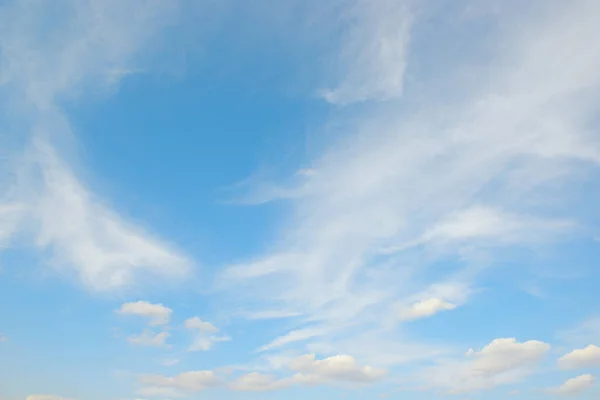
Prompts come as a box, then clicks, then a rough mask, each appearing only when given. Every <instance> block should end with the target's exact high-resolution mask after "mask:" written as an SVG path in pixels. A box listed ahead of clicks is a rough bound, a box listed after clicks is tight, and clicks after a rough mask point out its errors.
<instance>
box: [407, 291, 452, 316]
mask: <svg viewBox="0 0 600 400" xmlns="http://www.w3.org/2000/svg"><path fill="white" fill-rule="evenodd" d="M455 308H456V304H453V303H450V302H447V301H444V300H442V299H438V298H435V297H432V298H430V299H427V300H422V301H419V302H416V303H414V304H412V305H411V306H410V307H406V308H402V309H400V313H399V316H400V319H402V320H403V321H410V320H414V319H419V318H426V317H431V316H432V315H435V314H437V313H439V312H440V311H450V310H454V309H455Z"/></svg>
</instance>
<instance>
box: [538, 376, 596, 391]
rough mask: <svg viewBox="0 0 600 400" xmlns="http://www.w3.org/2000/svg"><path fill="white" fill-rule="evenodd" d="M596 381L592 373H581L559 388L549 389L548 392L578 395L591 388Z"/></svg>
mask: <svg viewBox="0 0 600 400" xmlns="http://www.w3.org/2000/svg"><path fill="white" fill-rule="evenodd" d="M595 382H596V378H595V377H594V376H592V375H589V374H586V375H580V376H578V377H575V378H571V379H569V380H567V381H566V382H565V383H563V384H562V385H560V386H559V387H557V388H552V389H548V392H549V393H554V394H562V395H578V394H580V393H582V392H584V391H586V390H589V389H591V388H592V387H593V386H594V383H595Z"/></svg>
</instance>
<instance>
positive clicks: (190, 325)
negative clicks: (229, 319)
mask: <svg viewBox="0 0 600 400" xmlns="http://www.w3.org/2000/svg"><path fill="white" fill-rule="evenodd" d="M185 328H186V329H188V330H190V331H193V332H195V337H194V340H193V343H192V344H191V345H190V347H189V348H188V351H208V350H210V349H211V348H212V347H213V345H214V344H215V343H218V342H228V341H229V340H231V338H229V337H228V336H218V335H216V334H217V333H218V332H219V328H217V327H216V326H214V325H213V324H211V323H210V322H206V321H202V320H201V319H200V318H199V317H192V318H189V319H187V320H186V321H185Z"/></svg>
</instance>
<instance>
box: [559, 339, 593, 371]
mask: <svg viewBox="0 0 600 400" xmlns="http://www.w3.org/2000/svg"><path fill="white" fill-rule="evenodd" d="M558 367H559V368H560V369H582V368H594V367H600V347H598V346H595V345H593V344H590V345H589V346H587V347H585V348H583V349H576V350H573V351H572V352H570V353H568V354H565V355H564V356H562V357H561V358H559V359H558Z"/></svg>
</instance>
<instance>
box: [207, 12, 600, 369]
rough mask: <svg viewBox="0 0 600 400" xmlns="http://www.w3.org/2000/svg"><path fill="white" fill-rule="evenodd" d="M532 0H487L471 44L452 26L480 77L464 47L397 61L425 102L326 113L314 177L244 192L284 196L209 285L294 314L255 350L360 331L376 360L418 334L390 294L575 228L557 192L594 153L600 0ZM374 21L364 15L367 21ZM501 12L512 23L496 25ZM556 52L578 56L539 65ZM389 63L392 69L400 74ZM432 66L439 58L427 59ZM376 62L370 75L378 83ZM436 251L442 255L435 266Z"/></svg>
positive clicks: (590, 168) (465, 277)
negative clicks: (262, 242)
mask: <svg viewBox="0 0 600 400" xmlns="http://www.w3.org/2000/svg"><path fill="white" fill-rule="evenodd" d="M541 3H543V5H542V4H541ZM364 4H366V3H364ZM373 4H374V3H373ZM387 4H389V3H386V5H387ZM539 4H540V7H541V8H543V11H541V12H539V13H536V17H534V18H531V17H530V16H529V15H524V14H522V13H519V12H518V11H517V10H516V9H514V8H512V7H509V5H508V3H506V4H505V5H504V4H503V5H499V7H501V8H502V12H499V13H497V14H496V15H494V17H493V18H498V22H500V23H499V24H488V25H487V26H488V27H489V28H490V31H487V32H486V34H485V35H481V38H482V39H483V38H484V37H485V38H486V39H485V40H486V41H485V43H483V42H481V41H479V37H475V36H473V35H470V34H469V32H466V31H462V28H460V27H459V28H457V29H458V30H459V31H460V33H461V34H464V35H465V36H464V37H469V38H470V39H472V40H473V41H472V42H471V41H469V43H468V44H465V45H468V46H472V47H469V48H470V49H472V50H478V49H482V48H485V49H486V50H485V54H479V53H478V57H479V56H482V58H481V59H480V58H477V59H478V60H483V59H485V60H487V61H488V63H487V64H486V65H488V66H492V65H501V66H502V68H497V69H495V68H493V71H494V73H491V74H489V73H488V72H489V71H490V70H489V69H487V68H486V69H485V71H486V72H485V73H482V71H483V69H481V68H479V66H477V67H476V68H471V67H472V65H469V62H470V60H472V59H471V58H469V57H467V58H464V57H448V55H449V54H441V53H437V52H431V53H428V57H427V60H423V59H420V61H423V62H424V61H427V64H428V65H429V66H430V67H431V68H429V69H428V70H427V72H425V70H421V68H419V67H415V68H414V70H412V72H414V74H415V75H414V76H412V78H413V79H414V80H412V82H413V83H414V85H415V86H413V87H412V88H413V89H414V90H415V92H411V94H414V93H417V95H418V96H419V95H420V94H421V93H425V92H426V93H427V94H429V95H431V97H429V96H428V95H424V96H423V97H422V98H421V97H419V100H418V101H415V102H412V101H406V102H403V101H398V102H392V103H390V102H386V103H385V104H383V103H377V102H371V103H369V104H368V105H366V106H365V107H364V108H362V107H356V108H355V109H353V110H352V112H351V113H350V112H341V111H338V112H336V113H334V114H333V115H332V118H331V119H329V120H327V121H326V123H325V124H324V127H323V129H320V130H319V129H315V132H313V133H312V134H311V135H314V136H312V137H314V138H321V137H325V139H323V140H322V141H321V142H319V143H321V144H323V146H322V147H321V148H319V149H311V151H310V154H311V155H310V161H311V165H310V168H311V169H314V170H315V171H317V173H315V174H313V175H309V176H303V177H302V179H298V176H297V175H296V174H294V176H293V177H290V179H289V180H288V181H285V182H283V183H282V185H281V186H282V187H284V188H286V189H287V188H289V187H290V186H292V190H285V191H284V192H285V193H284V195H283V196H282V195H281V194H278V193H277V191H276V190H272V187H269V190H268V191H269V193H272V194H273V195H272V196H271V197H270V198H269V197H268V193H267V195H265V194H264V193H259V195H257V196H256V198H260V199H261V202H267V201H269V200H273V201H275V200H279V199H281V198H282V197H283V198H285V201H286V202H287V205H288V206H289V210H290V212H289V214H288V218H287V219H285V218H284V220H285V221H284V222H283V223H281V224H278V227H280V228H279V229H278V230H277V231H276V232H274V233H273V243H272V245H267V246H265V247H264V248H265V249H268V250H266V251H265V252H263V253H261V254H253V255H250V256H249V257H248V261H247V262H246V263H239V264H236V265H232V266H231V268H229V269H228V270H227V271H225V272H224V273H223V275H222V277H221V278H222V279H221V281H220V282H219V283H221V287H222V288H225V290H228V294H229V295H230V296H231V297H234V298H235V299H238V301H239V303H240V305H241V306H244V305H245V304H248V303H252V304H253V309H254V310H255V311H261V310H263V311H269V310H274V309H283V310H290V311H293V312H295V313H299V314H300V315H299V316H298V318H294V319H291V320H290V321H289V324H286V327H287V328H286V330H285V331H282V332H278V333H277V335H276V336H275V337H274V338H269V339H268V340H267V341H266V345H265V346H263V347H262V348H261V349H263V350H264V349H269V348H273V347H274V346H279V347H281V348H282V349H290V348H294V349H296V348H297V347H298V346H299V345H300V344H299V342H300V341H304V342H306V343H307V345H308V346H313V345H317V344H321V343H325V344H327V345H330V346H331V348H329V349H328V350H333V351H331V354H336V353H350V350H351V349H350V350H347V349H346V348H344V349H341V348H340V346H342V345H345V346H348V347H351V346H349V345H348V343H349V341H350V340H351V339H352V338H355V337H357V336H361V335H362V336H364V335H366V334H367V333H369V334H371V335H372V336H377V337H378V338H379V339H380V342H379V343H377V347H375V346H374V345H372V344H371V345H369V344H367V345H368V346H370V348H371V349H372V351H373V352H377V353H378V356H379V358H382V359H383V358H386V357H389V356H390V354H389V351H388V350H386V349H388V348H391V347H393V346H397V343H398V342H399V341H401V340H403V341H404V343H407V342H409V341H410V342H417V343H414V347H415V348H425V349H427V347H428V346H427V343H423V341H422V340H421V339H419V340H416V339H415V338H411V337H410V335H409V334H408V333H406V332H399V330H395V329H393V327H392V326H391V325H393V322H390V319H391V318H390V316H392V314H393V313H394V310H393V307H394V306H395V305H397V304H398V303H401V304H406V305H408V306H410V305H412V304H414V303H415V302H419V301H426V300H428V299H431V298H438V299H440V300H442V301H444V302H447V303H451V304H454V305H457V306H459V305H460V303H458V302H456V301H453V300H452V299H449V298H446V297H443V296H427V297H422V298H419V299H415V300H413V301H409V302H406V303H405V302H404V300H406V299H407V298H408V297H410V296H411V294H412V293H419V292H421V291H422V290H423V288H426V287H428V286H430V285H431V284H432V283H436V282H440V281H442V282H443V281H446V280H448V281H455V280H459V281H461V282H464V283H465V285H466V286H468V287H473V288H474V290H475V289H476V287H477V282H478V280H479V279H480V275H479V274H478V273H479V272H480V271H482V270H483V268H484V267H488V266H494V264H495V260H496V257H495V256H499V257H503V256H504V255H505V254H510V255H511V256H512V255H514V254H517V252H516V250H517V249H519V251H520V250H521V249H522V248H523V247H525V248H527V249H537V248H538V247H539V246H541V245H544V244H548V243H552V242H553V241H555V240H559V239H562V238H563V237H564V235H565V233H572V228H573V227H574V226H575V225H576V222H572V221H571V219H577V218H581V220H580V221H581V223H586V220H587V218H586V217H583V218H582V216H581V214H580V213H579V212H577V211H575V209H574V208H573V207H572V204H571V200H572V199H574V198H576V197H577V196H580V195H583V193H582V192H581V191H580V189H578V188H575V186H573V189H574V190H573V191H572V192H569V193H570V196H569V197H567V196H564V193H565V184H567V185H568V184H569V182H570V181H571V178H573V177H577V176H579V173H581V172H586V173H587V172H590V174H593V176H595V174H597V165H598V164H599V163H600V140H599V137H598V135H595V134H594V133H593V132H595V130H594V129H593V127H592V126H590V125H589V124H590V123H591V121H593V120H594V118H595V113H596V112H597V110H596V107H595V104H596V101H595V100H592V99H593V98H595V96H597V94H598V93H600V49H599V48H598V46H597V45H596V43H595V41H594V39H592V38H594V37H595V32H596V31H597V26H598V15H599V13H598V11H599V5H598V3H597V2H594V1H590V0H575V1H572V2H568V3H563V2H540V3H539ZM458 8H460V7H456V9H458ZM381 10H385V6H384V7H382V9H381ZM444 10H445V11H446V8H444ZM386 14H387V12H386ZM390 14H391V15H394V13H390ZM365 15H366V17H367V18H371V17H373V18H374V14H365ZM386 17H387V15H383V16H378V17H377V19H378V20H379V19H381V21H382V29H387V27H388V25H387V20H386ZM435 17H438V15H436V16H435ZM394 18H396V17H394ZM418 18H419V16H418V15H415V20H414V21H413V22H414V24H417V25H418V24H419V23H420V21H419V19H418ZM512 18H514V20H513V19H512ZM530 18H531V19H530ZM396 19H397V18H396ZM517 19H518V20H519V22H518V23H514V21H516V20H517ZM401 20H402V19H401ZM402 21H403V20H402ZM358 23H360V21H358V22H357V24H358ZM505 23H506V24H508V25H510V26H515V27H518V29H514V30H512V29H511V30H498V31H496V30H495V28H494V27H498V26H507V25H505ZM417 25H414V26H417ZM557 27H561V29H562V30H558V29H557ZM398 28H399V27H398V25H396V26H395V27H394V29H398ZM558 32H561V33H558ZM429 33H430V34H431V35H432V36H428V37H427V39H428V40H432V43H431V45H432V47H431V48H435V43H436V42H435V41H436V40H441V41H444V43H447V42H445V40H446V39H447V38H446V37H445V36H444V32H442V31H440V32H433V31H430V32H429ZM455 33H456V32H455ZM384 36H385V35H384ZM367 37H368V35H367ZM488 39H489V40H490V41H487V40H488ZM365 40H368V39H365ZM461 43H462V42H461ZM571 44H577V45H576V46H572V45H571ZM348 46H349V48H352V46H353V44H352V43H351V42H350V41H348ZM341 47H342V48H344V46H343V45H342V46H341ZM365 51H366V52H368V51H369V48H368V46H365ZM434 53H435V54H434ZM459 53H460V52H455V53H452V56H454V55H456V54H459ZM349 54H353V53H352V52H349ZM411 55H412V54H411ZM429 56H431V59H429ZM415 57H417V58H418V57H419V55H418V54H415ZM558 59H573V60H577V62H573V63H568V65H564V63H563V64H560V63H550V64H549V63H548V60H558ZM395 62H397V63H398V65H396V66H397V67H398V68H397V69H396V70H395V71H396V72H398V71H400V70H402V68H403V66H402V62H399V61H395ZM440 65H443V66H444V69H442V70H438V69H436V68H434V67H437V66H440ZM347 68H348V69H349V70H351V69H352V68H353V64H352V62H349V63H348V66H347ZM449 71H452V72H449ZM377 73H378V74H379V75H378V76H372V77H371V78H372V79H373V80H376V79H378V78H381V79H382V80H387V79H388V77H387V76H385V77H384V76H382V75H383V74H384V71H382V70H381V69H378V70H377ZM421 74H423V75H421ZM429 74H432V75H429ZM454 74H456V75H454ZM465 76H468V77H469V79H468V81H466V80H465V78H464V77H465ZM452 77H456V78H457V80H456V81H454V80H453V78H452ZM429 78H434V79H429ZM389 79H391V80H394V77H393V76H389ZM455 82H456V83H455ZM448 89H451V90H448ZM396 93H398V92H396ZM405 93H406V92H405ZM440 93H444V95H442V97H440ZM359 97H360V96H350V97H348V98H352V99H357V98H359ZM371 98H374V97H371ZM430 99H431V100H430ZM408 104H410V106H409V105H408ZM309 139H311V138H309ZM307 141H308V140H307ZM289 182H291V183H292V184H291V185H290V184H289ZM258 191H259V192H260V191H261V188H259V189H258ZM251 197H252V196H251ZM548 199H554V200H553V202H552V203H551V204H549V203H548ZM540 204H543V206H544V207H543V210H544V212H543V213H539V210H540V208H538V206H539V205H540ZM286 209H288V208H286ZM549 215H561V218H554V217H548V216H549ZM578 222H579V221H578ZM475 256H478V257H475ZM479 256H481V257H479ZM440 258H444V260H445V261H446V260H447V261H448V262H447V263H445V264H444V268H443V271H440V264H439V260H440ZM481 259H483V260H484V261H486V262H480V261H481ZM488 261H489V262H488ZM446 266H447V269H446ZM536 272H537V271H533V273H534V274H535V273H536ZM440 276H443V277H442V278H440ZM511 276H517V274H514V275H511ZM519 279H520V278H519ZM240 287H243V289H244V290H243V291H242V290H240ZM236 306H237V305H236ZM306 321H309V323H307V322H306ZM339 338H343V340H339ZM315 342H316V343H315ZM410 344H413V343H410ZM355 347H356V348H358V346H355ZM407 347H410V345H409V344H408V343H407ZM426 353H427V352H426ZM328 354H329V353H328ZM351 354H355V353H351ZM427 354H430V353H427ZM371 356H373V357H374V354H372V355H371ZM361 359H362V357H361ZM398 359H400V357H399V358H398ZM369 362H370V361H369ZM373 364H377V363H373ZM377 365H380V364H377ZM498 379H500V378H498ZM503 379H506V380H508V379H509V378H508V377H506V376H503Z"/></svg>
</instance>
